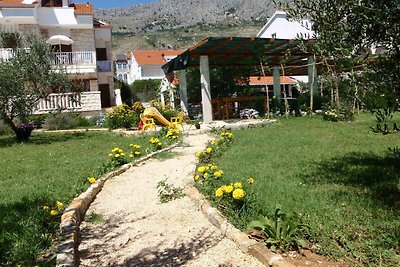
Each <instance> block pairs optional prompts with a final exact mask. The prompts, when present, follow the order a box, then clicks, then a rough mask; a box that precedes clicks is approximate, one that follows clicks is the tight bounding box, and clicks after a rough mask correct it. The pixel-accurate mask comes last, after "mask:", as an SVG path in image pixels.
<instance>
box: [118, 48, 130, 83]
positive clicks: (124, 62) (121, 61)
mask: <svg viewBox="0 0 400 267" xmlns="http://www.w3.org/2000/svg"><path fill="white" fill-rule="evenodd" d="M130 59H131V57H130V55H117V56H116V59H115V60H114V65H115V75H116V78H117V79H118V80H120V81H123V82H125V83H127V84H131V83H132V77H131V75H130V66H129V62H130Z"/></svg>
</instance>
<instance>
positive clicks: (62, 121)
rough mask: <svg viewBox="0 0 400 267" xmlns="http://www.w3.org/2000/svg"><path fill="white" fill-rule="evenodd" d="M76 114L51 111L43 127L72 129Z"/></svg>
mask: <svg viewBox="0 0 400 267" xmlns="http://www.w3.org/2000/svg"><path fill="white" fill-rule="evenodd" d="M75 116H76V115H73V114H71V113H64V112H55V113H50V114H49V115H48V116H47V118H46V120H45V121H44V123H43V128H45V129H47V130H63V129H71V128H73V125H74V117H75Z"/></svg>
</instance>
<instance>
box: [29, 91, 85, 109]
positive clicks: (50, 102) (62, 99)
mask: <svg viewBox="0 0 400 267" xmlns="http://www.w3.org/2000/svg"><path fill="white" fill-rule="evenodd" d="M58 109H63V110H69V111H71V110H78V109H81V94H80V93H63V94H49V95H48V96H47V97H46V98H44V99H41V100H40V102H39V105H38V108H37V110H38V111H42V112H46V111H54V110H58Z"/></svg>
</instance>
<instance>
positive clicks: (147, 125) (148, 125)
mask: <svg viewBox="0 0 400 267" xmlns="http://www.w3.org/2000/svg"><path fill="white" fill-rule="evenodd" d="M139 117H140V120H141V121H142V123H143V126H142V130H143V131H146V129H150V131H152V130H155V129H156V124H155V123H154V119H153V118H148V117H146V116H145V115H144V114H143V113H140V115H139Z"/></svg>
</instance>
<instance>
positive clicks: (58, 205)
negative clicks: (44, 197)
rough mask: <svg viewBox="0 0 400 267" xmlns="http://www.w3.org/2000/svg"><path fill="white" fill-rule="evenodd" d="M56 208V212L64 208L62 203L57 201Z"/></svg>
mask: <svg viewBox="0 0 400 267" xmlns="http://www.w3.org/2000/svg"><path fill="white" fill-rule="evenodd" d="M56 206H57V209H58V210H61V209H62V208H63V207H64V203H62V202H61V201H57V202H56Z"/></svg>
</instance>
